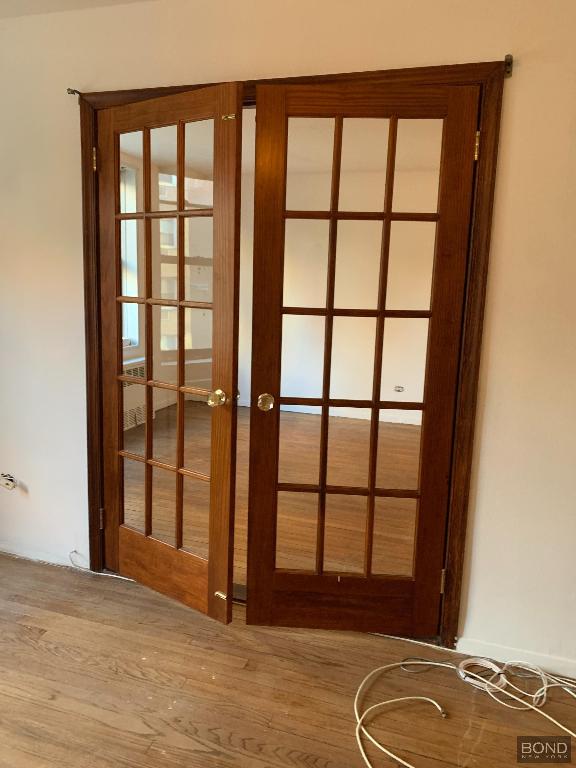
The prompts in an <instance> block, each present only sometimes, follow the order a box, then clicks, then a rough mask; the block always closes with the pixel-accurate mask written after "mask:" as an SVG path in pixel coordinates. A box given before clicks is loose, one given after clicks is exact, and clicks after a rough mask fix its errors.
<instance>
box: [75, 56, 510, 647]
mask: <svg viewBox="0 0 576 768" xmlns="http://www.w3.org/2000/svg"><path fill="white" fill-rule="evenodd" d="M510 74H511V57H506V59H505V60H504V61H494V62H482V63H477V64H457V65H452V66H439V67H418V68H413V69H397V70H384V71H375V72H359V73H344V74H334V75H311V76H305V77H291V78H276V79H262V80H250V81H246V82H245V83H244V106H254V104H255V101H256V86H257V85H259V84H265V83H269V84H270V83H284V84H292V83H303V84H305V83H310V84H312V83H321V82H351V83H353V82H354V81H355V80H357V79H359V78H362V79H363V80H365V79H366V78H370V79H373V80H374V81H375V82H381V83H402V84H406V83H410V84H422V85H440V84H441V85H478V86H480V93H481V95H480V116H479V124H478V130H479V132H480V133H479V137H480V143H479V152H478V162H477V164H476V178H475V182H474V202H473V216H472V226H471V231H470V241H469V257H468V258H469V260H468V275H467V285H466V306H465V312H464V321H463V329H462V345H461V352H460V366H459V377H458V393H457V402H456V422H455V430H454V442H453V458H452V472H451V491H450V502H449V509H448V524H447V545H446V555H445V588H444V598H443V605H442V617H441V627H440V633H439V637H438V640H439V641H440V643H441V644H442V645H444V646H447V647H454V645H455V643H456V640H457V637H456V635H457V631H458V620H459V612H460V595H461V584H462V574H463V568H464V544H465V540H466V523H467V516H468V501H469V492H470V473H471V467H472V453H473V445H474V426H475V416H476V401H477V392H478V376H479V369H480V355H481V346H482V326H483V317H484V304H485V296H486V282H487V274H488V261H489V251H490V234H491V223H492V209H493V199H494V185H495V179H496V163H497V157H498V137H499V129H500V113H501V106H502V92H503V84H504V78H505V77H507V76H509V75H510ZM206 85H213V83H201V84H195V85H179V86H171V87H166V88H143V89H136V90H124V91H100V92H93V93H79V104H80V131H81V157H82V203H83V206H82V211H83V246H84V303H85V338H86V373H87V376H86V380H87V428H88V505H89V531H90V567H91V568H92V570H95V571H100V570H102V569H103V522H102V521H103V511H102V509H103V473H102V467H103V457H102V381H101V376H100V352H101V344H100V340H101V323H100V316H99V314H100V309H99V306H100V285H99V245H98V174H97V172H96V170H97V166H98V158H97V156H96V150H95V147H96V146H97V116H98V112H99V110H102V109H106V108H107V107H112V106H118V105H120V104H128V103H131V102H135V101H143V100H145V99H150V98H156V97H159V96H164V95H166V96H167V95H170V94H174V93H181V92H184V91H191V90H195V89H196V88H200V87H205V86H206Z"/></svg>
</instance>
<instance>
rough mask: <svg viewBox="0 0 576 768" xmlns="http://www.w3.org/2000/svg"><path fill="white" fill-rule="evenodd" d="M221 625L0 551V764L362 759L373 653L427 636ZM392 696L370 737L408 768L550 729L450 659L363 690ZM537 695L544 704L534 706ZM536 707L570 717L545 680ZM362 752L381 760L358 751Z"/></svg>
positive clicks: (498, 751)
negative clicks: (503, 703) (359, 694)
mask: <svg viewBox="0 0 576 768" xmlns="http://www.w3.org/2000/svg"><path fill="white" fill-rule="evenodd" d="M242 613H243V609H241V608H237V611H236V615H235V619H236V620H235V622H233V623H232V624H231V625H229V626H228V627H225V626H223V625H220V624H218V623H216V622H215V621H212V620H211V619H208V618H206V617H204V616H201V615H199V614H197V613H195V612H194V611H192V610H190V609H187V608H185V607H184V606H182V605H179V604H178V603H175V602H173V601H171V600H169V599H167V598H164V597H162V596H160V595H157V594H155V593H153V592H151V591H149V590H147V589H146V588H144V587H141V586H139V585H138V584H136V583H133V582H129V581H125V580H121V579H116V578H110V577H105V576H97V575H94V574H90V573H86V572H81V571H76V570H74V569H69V568H62V567H55V566H47V565H43V564H39V563H32V562H29V561H25V560H18V559H15V558H11V557H8V556H1V555H0V768H361V766H362V762H361V759H360V757H359V755H358V753H357V751H356V745H355V740H354V715H353V710H352V703H353V697H354V693H355V690H356V687H357V686H358V684H359V683H360V681H361V680H362V678H363V677H364V676H365V675H366V674H367V673H368V672H370V671H371V670H372V669H373V668H374V667H376V666H379V665H382V664H386V663H392V662H397V661H400V660H402V659H403V658H405V657H406V656H413V655H415V654H416V655H424V656H426V657H429V658H435V659H455V658H456V659H457V658H458V657H457V656H455V655H454V654H449V653H448V652H446V651H442V650H439V649H434V648H423V647H421V646H415V645H414V644H412V643H409V642H406V641H401V640H392V639H389V638H383V637H376V636H373V635H361V634H356V633H345V632H321V631H311V630H284V629H276V628H275V629H268V628H257V627H247V626H245V625H244V623H243V620H242V619H243V616H242ZM411 693H412V694H414V695H429V696H435V697H436V698H437V699H438V700H439V701H440V703H441V704H442V705H443V706H444V707H445V709H446V710H447V711H448V715H449V716H448V718H447V719H445V720H443V719H440V718H438V716H437V715H435V714H434V712H433V711H432V709H431V708H428V707H426V706H422V707H420V706H419V705H414V704H411V705H404V706H398V707H395V708H392V709H391V710H390V711H389V712H387V713H386V715H385V716H383V717H382V718H381V719H380V727H379V728H378V729H377V730H376V735H377V736H378V738H380V739H381V740H382V741H383V743H385V744H387V745H389V746H390V747H391V748H392V749H395V750H397V751H398V752H399V753H400V754H401V755H402V756H403V757H404V758H405V759H407V760H409V761H411V762H413V763H415V765H416V766H417V768H445V767H446V766H448V767H449V768H450V767H451V766H462V768H464V767H465V766H466V768H469V767H470V766H474V767H475V768H501V767H502V768H503V767H506V766H507V767H509V768H510V767H511V766H515V765H517V763H516V736H517V735H519V734H532V735H545V734H547V735H553V734H555V733H556V729H555V727H554V726H552V725H551V724H550V725H542V723H543V722H544V721H543V719H541V718H539V717H538V716H536V715H534V714H533V713H520V712H513V711H510V710H505V709H504V708H502V707H500V706H498V705H497V704H495V703H494V702H492V701H491V700H490V699H488V698H487V697H485V696H483V695H482V694H480V693H478V692H476V691H474V690H472V689H471V688H470V687H469V686H466V685H464V684H463V683H462V682H461V681H460V680H459V679H458V678H457V677H456V676H455V675H454V674H453V673H452V672H448V671H446V672H444V671H440V670H435V671H432V672H429V673H428V672H426V673H424V674H418V675H410V674H408V673H403V672H398V673H395V674H393V675H391V676H390V678H389V679H388V680H387V681H386V682H383V681H380V682H379V683H378V684H377V685H376V688H375V691H374V694H373V695H372V696H371V697H369V699H368V701H376V700H378V698H377V697H379V698H385V697H386V696H387V695H388V694H389V695H390V696H394V695H410V694H411ZM547 706H548V705H547ZM547 711H548V712H549V713H550V714H551V715H553V716H554V717H557V718H560V719H563V720H564V721H566V722H567V723H570V722H571V723H575V722H576V701H574V700H572V701H571V703H570V700H568V697H567V696H566V695H565V694H562V693H561V692H558V691H552V692H551V695H550V703H549V708H548V709H547ZM370 754H371V755H372V757H373V760H374V764H375V765H376V766H378V767H379V766H383V767H384V766H388V765H391V763H390V762H389V761H387V760H386V759H385V758H384V757H383V756H381V755H377V754H375V753H374V751H372V752H371V753H370Z"/></svg>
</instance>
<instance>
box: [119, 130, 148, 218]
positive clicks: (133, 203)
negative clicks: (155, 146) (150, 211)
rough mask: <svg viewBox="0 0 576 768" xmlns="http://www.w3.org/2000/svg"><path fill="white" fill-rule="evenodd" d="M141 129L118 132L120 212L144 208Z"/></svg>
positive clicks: (132, 211) (131, 211)
mask: <svg viewBox="0 0 576 768" xmlns="http://www.w3.org/2000/svg"><path fill="white" fill-rule="evenodd" d="M142 146H143V144H142V131H132V132H131V133H122V134H120V174H119V176H120V213H136V212H137V211H143V210H144V182H143V179H144V162H143V150H142Z"/></svg>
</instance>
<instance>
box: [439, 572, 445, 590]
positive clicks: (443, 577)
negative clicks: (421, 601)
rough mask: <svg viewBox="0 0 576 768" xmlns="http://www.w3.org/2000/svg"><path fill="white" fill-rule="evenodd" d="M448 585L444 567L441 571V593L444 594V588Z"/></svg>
mask: <svg viewBox="0 0 576 768" xmlns="http://www.w3.org/2000/svg"><path fill="white" fill-rule="evenodd" d="M445 586H446V568H442V570H441V572H440V594H441V595H443V594H444V588H445Z"/></svg>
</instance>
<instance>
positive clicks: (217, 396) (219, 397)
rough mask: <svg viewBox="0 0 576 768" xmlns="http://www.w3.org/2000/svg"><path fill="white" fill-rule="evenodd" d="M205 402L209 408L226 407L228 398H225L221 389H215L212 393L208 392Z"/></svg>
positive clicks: (224, 393)
mask: <svg viewBox="0 0 576 768" xmlns="http://www.w3.org/2000/svg"><path fill="white" fill-rule="evenodd" d="M206 402H207V403H208V405H209V406H210V408H218V406H219V405H226V403H227V402H228V398H227V397H226V392H224V391H223V390H222V389H215V390H214V391H213V392H210V394H209V395H208V398H207V400H206Z"/></svg>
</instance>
